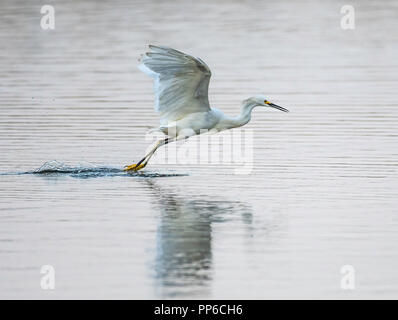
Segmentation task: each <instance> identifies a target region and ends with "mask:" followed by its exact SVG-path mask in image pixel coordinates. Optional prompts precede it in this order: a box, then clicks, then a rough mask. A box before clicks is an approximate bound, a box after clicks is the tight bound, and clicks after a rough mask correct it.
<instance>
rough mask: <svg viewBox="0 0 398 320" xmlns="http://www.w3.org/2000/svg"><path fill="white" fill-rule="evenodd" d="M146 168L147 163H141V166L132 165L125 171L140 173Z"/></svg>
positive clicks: (126, 167)
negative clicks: (139, 171)
mask: <svg viewBox="0 0 398 320" xmlns="http://www.w3.org/2000/svg"><path fill="white" fill-rule="evenodd" d="M145 166H146V163H141V164H140V165H139V166H137V165H136V164H131V165H129V166H125V167H124V169H123V171H131V170H134V171H138V170H141V169H142V168H144V167H145Z"/></svg>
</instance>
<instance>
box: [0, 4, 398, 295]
mask: <svg viewBox="0 0 398 320" xmlns="http://www.w3.org/2000/svg"><path fill="white" fill-rule="evenodd" d="M49 4H51V5H53V6H54V8H55V29H54V30H42V29H41V27H40V19H41V17H42V15H41V14H40V8H41V6H42V2H40V1H29V2H27V1H12V0H3V1H2V2H1V4H0V8H1V12H2V19H1V20H0V26H1V27H0V40H1V41H0V47H1V51H0V52H1V59H0V68H1V84H0V110H1V113H0V137H1V138H0V190H1V192H0V298H3V299H4V298H6V299H8V298H38V299H48V298H51V299H59V298H106V299H108V298H111V299H114V298H122V299H126V298H135V299H146V298H210V299H216V298H219V299H222V298H237V299H239V298H247V299H249V298H254V299H269V298H271V299H273V298H294V299H300V298H315V299H319V298H328V299H353V298H388V299H390V298H395V299H396V298H398V272H397V270H398V250H397V249H398V211H397V208H398V199H397V187H398V170H397V169H398V166H397V165H398V162H397V158H398V145H397V127H398V104H397V99H398V91H397V81H398V63H397V59H396V57H397V56H398V45H397V43H398V42H397V40H398V32H397V30H398V28H397V27H398V25H397V19H396V17H397V12H398V4H397V2H396V1H386V0H384V1H377V2H374V1H357V2H355V3H353V5H354V6H355V10H356V12H355V13H356V28H355V29H354V30H342V29H341V27H340V18H341V17H342V16H343V15H342V14H341V13H340V9H341V7H342V5H344V4H346V3H344V2H341V1H331V0H330V1H322V2H319V1H315V0H314V1H295V2H294V4H293V3H292V2H288V1H276V2H275V1H272V2H265V1H264V2H259V1H219V2H217V1H216V2H215V1H201V2H200V3H199V2H194V1H173V2H172V3H171V2H169V1H164V2H157V1H156V2H155V1H142V2H138V1H112V2H109V3H102V2H98V1H68V2H65V1H49ZM149 43H153V44H163V45H167V46H171V47H175V48H176V49H179V50H182V51H184V52H187V53H190V54H192V55H195V56H198V57H200V58H202V59H203V60H204V61H205V62H206V63H207V64H208V65H209V66H210V68H211V69H212V73H213V75H212V80H211V83H210V90H209V95H210V103H211V105H212V106H214V107H217V108H220V109H222V110H223V111H225V112H226V113H228V114H231V115H232V114H237V113H238V112H239V108H240V102H241V101H242V100H243V99H246V98H248V97H249V96H252V95H255V94H258V93H262V94H264V95H266V96H267V98H269V100H271V101H273V102H275V103H277V104H280V105H282V106H284V107H286V108H288V109H289V110H290V113H288V114H286V113H282V112H279V111H276V110H265V109H261V108H257V109H256V110H255V111H254V112H253V117H252V121H251V122H250V123H249V124H248V125H247V126H246V127H245V130H246V131H245V132H249V133H250V132H251V133H252V134H253V139H252V142H253V148H252V150H251V151H252V153H251V154H252V156H253V161H252V170H251V171H250V172H249V173H248V174H236V169H237V168H239V166H240V165H241V164H240V163H233V164H225V163H219V164H214V163H208V164H202V163H191V164H184V163H182V164H181V163H170V162H165V161H163V160H162V159H163V158H162V152H163V154H164V153H165V151H164V150H163V151H162V150H159V154H158V155H157V156H156V157H157V158H154V161H153V162H152V163H151V162H150V163H149V165H148V166H147V167H146V168H145V169H144V170H142V171H141V172H139V173H137V174H127V173H125V172H123V171H122V170H121V169H122V168H123V166H124V165H127V164H131V163H134V162H136V161H137V160H139V159H140V158H141V157H142V155H143V154H144V152H145V150H146V149H147V147H148V145H149V144H150V143H151V141H148V139H146V132H147V131H148V129H149V128H151V127H155V126H157V124H158V118H157V115H156V113H155V112H154V110H153V94H152V81H151V79H150V78H149V77H147V76H146V75H145V74H143V73H141V72H140V71H139V70H138V69H137V68H136V64H137V59H138V57H139V55H140V54H141V53H143V52H145V50H147V49H146V45H147V44H149ZM190 143H191V144H192V143H193V142H189V141H188V142H186V143H184V145H185V146H188V148H189V145H190ZM221 147H222V142H221V141H220V142H219V143H217V142H213V143H211V145H210V150H211V151H210V152H211V153H218V152H219V151H220V148H221ZM165 150H167V149H165ZM188 153H189V152H188ZM54 160H56V161H57V162H55V161H54ZM48 161H53V162H50V163H47V162H48ZM182 162H184V161H182ZM45 163H47V165H46V167H45V168H44V169H47V170H44V169H43V168H42V170H41V172H40V173H38V174H37V173H36V174H33V173H32V172H33V171H34V170H36V169H38V168H40V167H41V166H42V165H43V164H45ZM48 169H49V170H48ZM57 171H59V172H57ZM43 265H51V266H53V267H54V270H55V289H54V290H43V289H42V288H41V286H40V282H41V279H42V277H43V274H41V273H40V269H41V267H42V266H43ZM345 265H348V266H352V268H353V270H355V289H354V290H343V289H342V288H341V280H342V278H343V276H344V275H343V274H342V273H341V268H342V267H343V266H345Z"/></svg>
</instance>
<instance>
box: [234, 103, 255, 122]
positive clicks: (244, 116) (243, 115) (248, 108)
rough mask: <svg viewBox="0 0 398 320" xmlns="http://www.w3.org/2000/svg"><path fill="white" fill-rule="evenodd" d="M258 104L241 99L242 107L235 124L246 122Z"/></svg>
mask: <svg viewBox="0 0 398 320" xmlns="http://www.w3.org/2000/svg"><path fill="white" fill-rule="evenodd" d="M257 105H258V104H256V103H255V102H252V101H243V102H242V109H241V112H240V115H238V116H237V117H236V118H235V119H236V122H237V126H238V127H240V126H243V125H245V124H246V123H248V122H249V121H250V119H251V114H252V111H253V109H254V107H256V106H257Z"/></svg>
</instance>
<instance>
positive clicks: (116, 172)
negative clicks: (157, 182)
mask: <svg viewBox="0 0 398 320" xmlns="http://www.w3.org/2000/svg"><path fill="white" fill-rule="evenodd" d="M23 174H34V175H40V176H64V175H66V176H70V177H73V178H79V179H86V178H99V177H117V176H123V177H138V178H161V177H181V176H187V175H188V174H180V173H173V172H165V173H159V172H153V171H150V170H145V171H137V172H135V171H129V172H126V171H123V168H115V167H110V166H103V165H102V166H98V165H94V164H92V163H90V162H85V161H84V162H79V163H78V164H76V165H69V164H66V163H64V162H60V161H57V160H52V161H47V162H45V163H44V164H43V165H42V166H40V167H39V168H37V169H34V170H32V171H24V172H3V173H0V175H23Z"/></svg>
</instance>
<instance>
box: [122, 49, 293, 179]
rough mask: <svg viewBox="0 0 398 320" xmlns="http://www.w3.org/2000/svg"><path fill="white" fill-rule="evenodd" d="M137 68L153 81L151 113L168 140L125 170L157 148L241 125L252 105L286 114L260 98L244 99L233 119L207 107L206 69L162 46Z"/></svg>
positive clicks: (142, 164) (208, 73)
mask: <svg viewBox="0 0 398 320" xmlns="http://www.w3.org/2000/svg"><path fill="white" fill-rule="evenodd" d="M149 48H150V49H151V51H150V52H147V53H145V54H144V55H143V56H142V58H141V63H140V65H139V66H138V67H139V68H140V70H142V71H143V72H145V73H146V74H148V75H149V76H151V77H153V78H154V80H155V81H154V88H153V91H154V93H155V110H156V111H157V112H158V113H159V115H160V127H159V128H158V130H160V131H162V132H163V133H164V134H165V135H167V136H168V138H166V139H163V140H160V141H159V142H158V143H157V144H156V146H155V147H154V148H153V149H152V150H151V151H150V152H149V153H148V154H147V155H146V156H145V157H144V158H143V159H142V160H140V161H139V162H138V163H137V164H133V165H130V166H126V167H125V170H135V171H137V170H140V169H142V168H143V167H145V166H146V164H147V163H148V161H149V159H150V158H151V157H152V155H153V154H154V153H155V151H156V149H157V148H159V147H160V146H162V145H164V144H167V143H170V142H172V141H176V140H179V139H185V138H188V137H190V136H192V135H196V134H200V133H203V132H204V131H206V130H212V131H222V130H226V129H230V128H236V127H240V126H243V125H245V124H246V123H248V122H249V121H250V119H251V112H252V110H253V108H254V107H256V106H265V107H273V108H276V109H279V110H281V111H285V112H288V111H287V110H286V109H285V108H283V107H280V106H278V105H276V104H273V103H271V102H269V101H268V100H267V99H266V98H265V97H264V96H263V95H257V96H254V97H251V98H249V99H247V100H244V101H243V103H242V110H241V113H240V114H239V115H238V116H236V117H230V116H227V115H225V114H224V113H223V112H222V111H220V110H217V109H215V108H210V105H209V98H208V89H209V82H210V77H211V71H210V68H209V67H208V66H207V65H206V63H204V62H203V61H202V60H201V59H199V58H195V57H193V56H190V55H188V54H185V53H183V52H180V51H177V50H175V49H172V48H168V47H163V46H153V45H150V46H149Z"/></svg>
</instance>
